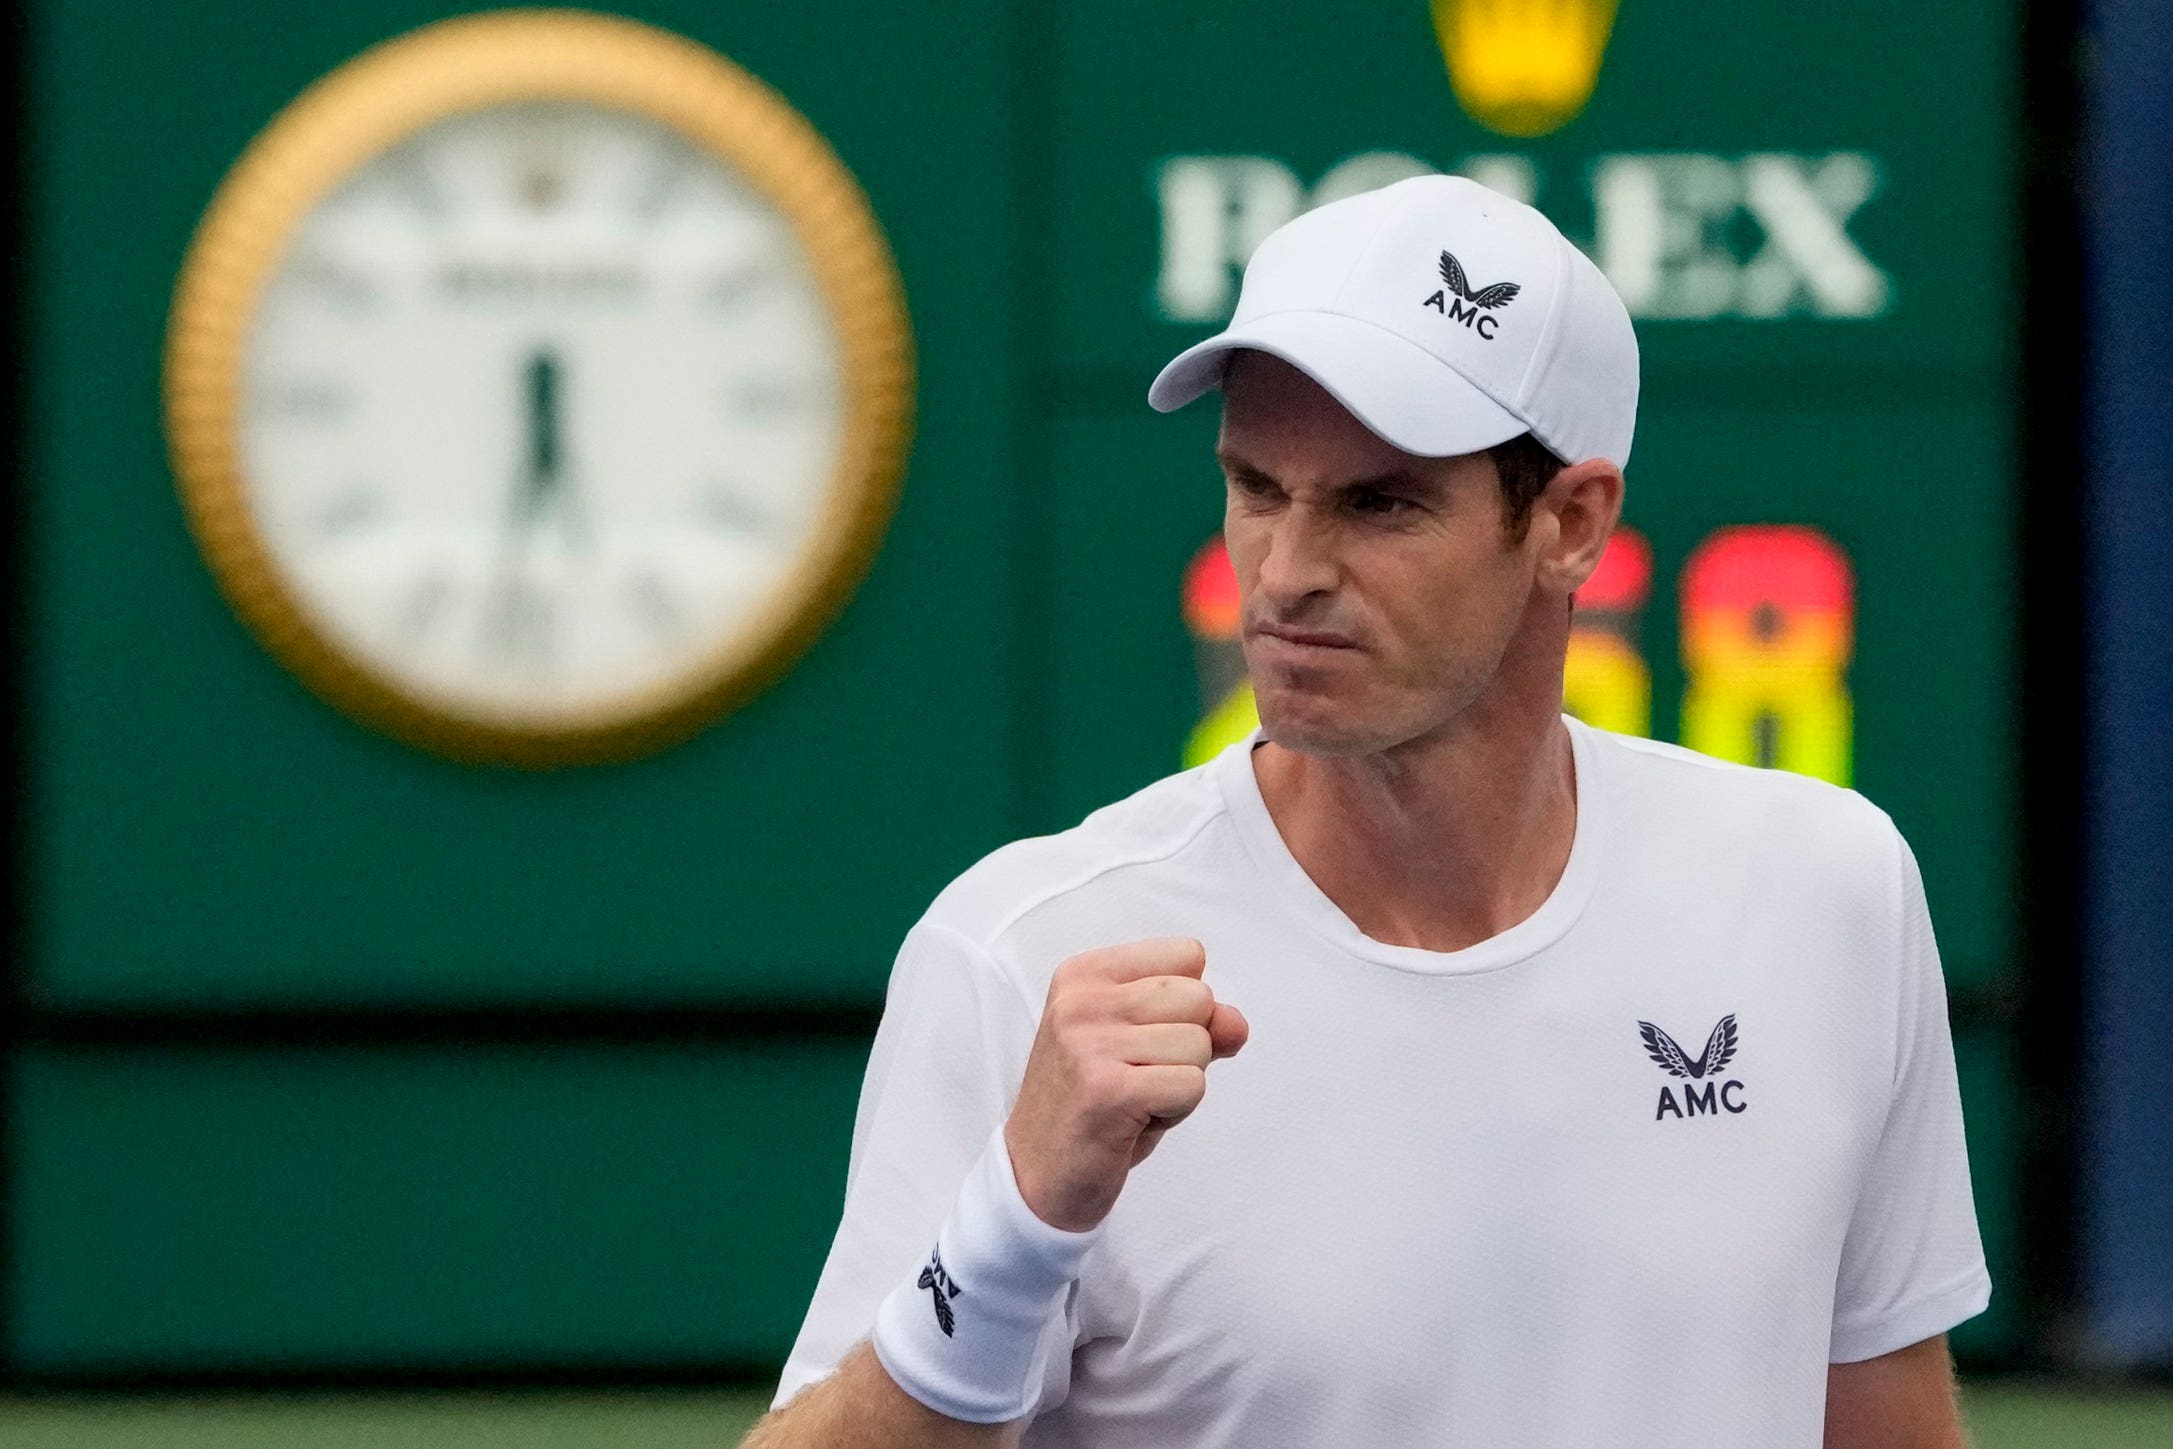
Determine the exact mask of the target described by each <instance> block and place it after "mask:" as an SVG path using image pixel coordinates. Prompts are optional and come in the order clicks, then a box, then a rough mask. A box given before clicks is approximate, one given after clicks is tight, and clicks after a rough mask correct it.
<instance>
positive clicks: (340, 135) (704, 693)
mask: <svg viewBox="0 0 2173 1449" xmlns="http://www.w3.org/2000/svg"><path fill="white" fill-rule="evenodd" d="M528 101H571V102H577V103H586V104H590V105H593V106H596V107H598V108H601V109H608V110H617V111H622V112H627V113H631V114H634V115H638V116H642V117H645V118H647V119H649V120H652V121H655V122H658V123H660V124H662V125H664V126H666V127H668V128H670V129H671V130H673V131H675V132H677V133H678V134H680V135H681V136H683V137H685V138H686V139H687V140H688V141H690V142H691V143H693V144H694V145H695V146H697V147H698V148H700V149H701V150H703V151H705V152H707V153H709V154H710V155H713V156H715V157H717V158H718V159H720V160H722V161H723V162H725V163H726V164H727V165H728V166H730V167H731V168H732V169H733V170H735V171H736V172H737V173H738V175H739V176H740V177H741V178H742V179H743V180H745V181H746V182H747V184H748V185H749V186H750V187H752V188H753V189H754V190H755V191H756V192H758V193H759V194H761V195H762V196H763V197H764V198H765V199H766V200H767V201H768V202H769V203H770V204H771V205H772V206H774V207H775V208H776V210H777V212H778V213H779V214H780V215H781V216H783V217H784V218H785V220H786V221H787V222H788V223H789V224H790V225H791V227H792V229H793V231H794V233H795V234H796V235H797V237H798V238H799V240H800V243H801V245H802V246H803V248H804V249H805V250H806V253H807V255H808V257H809V259H810V262H811V264H812V267H813V270H814V274H815V280H816V284H817V287H818V289H819V292H820V295H821V297H822V299H823V302H824V304H825V306H826V308H827V310H828V312H829V316H830V322H831V326H832V327H833V328H834V329H835V332H836V335H837V338H838V343H839V356H840V363H841V370H842V374H843V384H844V387H843V394H844V407H845V422H844V428H843V435H842V439H841V444H840V447H839V452H838V461H837V466H836V468H835V470H834V472H833V474H832V476H831V478H830V481H829V484H828V487H827V491H826V494H825V499H824V504H823V508H822V511H821V513H820V515H819V516H818V518H817V521H816V523H815V525H814V527H813V529H812V530H811V532H810V534H809V536H808V539H807V541H806V543H804V544H803V545H802V547H801V550H800V553H799V555H798V557H797V558H795V559H794V561H793V563H792V565H791V566H790V568H789V569H788V571H787V575H786V577H785V578H784V580H783V581H782V582H780V583H779V584H778V585H777V586H776V587H775V588H774V589H773V590H772V591H771V592H770V594H769V596H768V598H767V599H766V601H765V602H764V603H763V605H762V606H761V607H760V608H759V609H758V610H757V611H756V612H755V614H754V615H753V616H752V617H751V618H750V619H749V621H748V622H747V623H746V625H745V626H744V627H742V628H741V629H740V630H738V631H737V632H736V633H735V634H734V635H733V636H732V637H731V638H730V639H728V640H727V641H725V642H724V644H723V645H722V646H721V647H719V648H718V649H716V650H715V651H714V652H713V653H711V654H710V655H709V656H708V657H706V658H705V659H704V660H703V661H702V662H701V663H700V664H698V665H695V666H692V667H690V668H689V669H688V670H687V671H686V672H685V673H684V674H683V675H682V676H681V677H680V678H679V679H678V680H676V681H674V682H672V683H670V684H667V685H664V686H660V687H658V688H655V689H653V690H650V691H648V692H645V693H643V694H641V695H638V696H633V697H630V698H629V699H627V700H624V701H620V702H615V703H613V704H612V705H611V706H610V707H608V708H597V709H595V710H593V711H589V712H585V713H581V714H574V715H567V714H561V713H554V714H553V715H552V716H551V718H550V719H549V720H548V721H545V720H541V719H538V718H536V717H534V716H532V715H524V714H523V713H522V712H518V711H508V712H503V713H485V712H482V711H479V710H477V709H476V708H474V707H473V706H472V705H469V704H466V703H464V702H459V701H454V700H448V699H443V698H435V697H432V696H430V695H427V694H425V693H423V692H421V691H418V690H416V689H414V688H412V687H410V686H408V685H405V684H402V683H399V682H397V681H395V680H394V679H392V678H390V677H388V676H387V675H385V674H383V673H380V672H379V671H377V670H376V669H374V668H372V667H371V666H370V665H369V664H367V663H365V662H363V661H362V660H360V659H358V658H356V657H355V656H354V655H353V654H352V653H350V652H349V651H348V650H346V649H345V648H343V647H342V646H341V645H340V644H339V643H337V642H336V640H335V638H334V636H333V634H332V633H331V632H330V631H329V630H328V629H326V628H324V627H322V626H321V625H320V624H319V623H318V622H317V621H316V619H315V618H314V617H313V616H312V612H311V609H310V607H309V605H308V604H307V603H306V602H305V601H304V599H303V598H302V597H301V595H300V593H299V591H298V590H297V589H296V588H295V587H294V586H293V585H291V584H290V582H289V581H288V579H287V578H286V576H285V574H284V571H283V570H282V568H281V566H280V564H279V562H278V560H277V559H276V558H275V557H274V556H273V555H272V553H271V551H270V548H269V547H268V546H267V544H266V543H265V541H264V538H263V535H262V533H261V532H260V530H259V528H258V526H257V522H256V519H255V516H254V513H253V511H252V509H251V507H250V503H249V497H248V488H247V484H246V481H245V478H244V474H243V469H242V466H241V457H242V453H241V432H240V427H241V413H240V409H241V400H242V368H243V365H244V361H245V357H246V353H247V344H248V337H249V331H250V327H251V326H252V324H253V322H254V320H255V317H256V314H257V309H258V306H259V303H260V301H261V299H262V296H263V292H264V289H265V287H266V285H267V284H268V283H269V282H270V281H271V279H272V277H273V275H274V274H275V273H276V271H277V269H278V267H279V265H280V263H281V262H282V260H283V259H284V257H285V255H286V252H287V248H288V246H289V244H290V243H291V241H292V239H293V237H294V234H295V232H296V231H297V229H298V228H299V227H300V225H301V223H302V222H303V220H304V219H305V218H306V217H307V216H308V214H309V213H310V211H311V210H312V209H313V208H314V207H315V206H316V205H317V204H318V203H319V202H320V201H322V200H323V199H324V198H325V197H326V196H328V195H330V194H331V192H332V191H333V190H334V189H336V188H337V187H338V186H339V185H340V184H341V183H342V182H344V181H345V180H346V179H347V178H348V177H349V176H351V175H352V174H353V173H354V172H355V171H356V170H357V169H358V168H359V167H361V166H362V165H364V164H365V163H367V162H368V161H370V160H371V159H372V158H374V157H376V156H378V155H380V154H382V153H383V152H384V151H386V150H388V149H390V148H392V147H394V146H396V145H398V144H400V143H401V142H402V141H404V140H406V139H408V138H409V137H411V136H413V135H415V134H416V133H418V132H420V131H421V130H423V129H424V128H426V127H428V126H430V125H433V124H435V123H437V122H439V121H443V120H446V119H449V118H452V117H455V116H458V115H462V114H466V113H470V112H474V111H479V110H484V109H488V108H492V107H496V106H502V105H510V104H519V103H522V102H528ZM912 393H913V344H912V331H911V325H910V322H909V320H908V318H907V315H906V310H905V298H904V288H903V286H902V284H901V282H900V280H899V276H898V269H897V265H896V262H895V261H894V260H893V259H892V256H891V252H890V248H889V245H888V244H887V242H886V241H885V240H884V238H883V234H882V231H881V229H880V227H879V226H878V224H877V222H876V219H875V215H874V212H873V210H872V209H871V208H870V206H869V204H868V201H867V198H866V196H865V194H864V193H863V192H862V191H861V189H860V186H859V184H858V183H857V182H856V181H855V180H854V179H853V176H852V174H851V173H850V172H849V171H847V170H846V168H845V165H844V163H843V162H842V161H840V160H839V159H838V157H837V155H836V153H835V152H833V151H832V150H831V149H830V147H829V145H828V143H826V142H825V141H824V140H823V138H822V137H821V135H820V134H818V133H817V132H816V130H815V129H814V127H813V126H812V125H810V124H809V123H808V121H807V120H806V119H805V118H804V117H802V116H801V115H800V113H799V112H798V111H796V110H795V109H793V107H792V106H791V104H790V103H789V102H787V101H786V100H785V99H784V98H783V97H782V96H780V95H778V94H777V92H775V91H774V90H772V89H771V88H770V87H769V86H767V85H765V84H764V83H763V82H761V81H760V80H757V79H756V78H755V77H754V76H752V75H750V74H748V73H747V72H746V71H744V70H742V69H741V68H740V67H739V66H737V65H734V64H733V63H732V62H731V61H729V60H726V59H725V58H724V57H723V56H721V55H718V54H717V53H715V52H714V51H711V50H709V49H707V48H705V47H703V46H701V45H699V44H697V43H696V42H694V41H691V40H687V39H685V38H683V37H681V36H678V35H674V34H672V33H670V32H668V31H663V30H658V29H655V28H653V27H650V26H647V25H643V24H640V23H638V22H636V21H632V20H626V19H622V18H619V17H615V16H605V15H598V14H593V13H590V12H586V11H577V10H507V11H496V12H490V13H486V14H481V15H471V16H464V17H459V18H456V19H451V20H445V21H440V22H437V23H435V24H432V25H428V26H425V27H423V28H422V29H420V30H415V31H412V32H409V33H408V34H406V35H402V36H399V37H396V38H394V39H392V40H389V41H386V42H384V43H383V44H381V45H378V46H376V47H374V48H372V49H370V50H368V51H365V52H363V53H362V54H361V55H359V56H357V57H355V58H354V59H353V60H350V61H348V62H347V63H346V64H344V65H342V66H341V67H339V68H338V69H337V70H334V71H333V72H331V73H330V74H329V75H326V76H325V77H323V78H322V79H320V80H318V81H317V82H316V83H315V84H313V85H311V86H310V87H309V88H308V89H307V90H305V91H304V92H302V94H301V95H299V96H298V97H296V98H295V99H294V101H292V102H291V103H290V104H289V105H288V106H287V107H286V108H285V109H284V110H283V111H281V112H280V113H279V114H278V115H277V116H276V117H274V118H273V120H272V122H271V124H270V125H268V126H267V127H266V128H265V129H264V130H263V131H262V132H261V133H260V134H259V135H258V136H257V137H256V139H255V140H254V141H253V142H251V144H250V145H249V147H248V148H247V149H246V150H245V151H244V152H243V153H242V155H241V157H240V159H239V160H237V161H236V162H235V164H234V167H233V169H232V170H231V171H229V172H228V173H227V175H226V178H225V179H224V180H223V181H222V182H221V183H220V186H219V189H218V191H217V193H216V194H215V195H214V197H213V198H212V202H211V205H210V207H209V208H208V209H207V210H206V212H205V214H204V218H203V220H202V222H201V223H200V224H199V225H198V227H197V230H196V235H195V237H194V238H193V239H192V241H191V242H190V245H189V249H188V253H187V256H186V258H185V259H184V261H183V263H182V267H181V273H180V278H179V280H178V282H177V283H176V286H175V291H174V302H173V311H172V314H171V317H170V319H169V324H168V330H167V344H166V365H165V406H166V426H167V436H168V446H169V449H170V453H171V458H172V464H173V471H174V475H175V478H176V480H177V482H178V485H179V490H180V495H181V501H182V505H183V508H184V511H185V512H186V514H187V517H188V522H189V526H190V529H191V531H192V532H193V533H194V534H195V536H196V540H197V544H198V546H199V548H200V549H201V550H202V552H203V555H204V558H205V561H206V562H207V563H208V564H209V565H210V567H211V571H212V574H213V576H214V577H215V578H216V579H217V581H218V584H219V587H220V590H221V591H222V592H223V593H224V594H225V596H226V598H227V601H228V602H229V603H230V604H231V605H232V607H233V609H234V611H235V613H237V614H238V615H239V616H240V617H241V619H242V621H243V622H244V623H245V624H246V625H247V626H248V627H249V628H250V630H251V631H252V632H253V633H254V634H255V635H256V636H257V638H258V639H259V641H260V642H261V643H262V644H263V645H264V647H265V648H266V649H267V650H268V651H269V652H270V653H271V654H272V656H273V657H274V658H276V659H278V660H279V661H280V662H281V663H282V664H284V665H285V666H286V667H287V668H288V669H289V670H290V671H292V672H293V673H294V674H295V675H296V676H297V677H298V678H300V679H301V680H302V682H303V683H304V684H306V685H307V686H308V687H309V688H310V689H312V690H313V691H315V692H316V693H317V694H318V695H319V696H320V697H322V698H323V699H325V700H326V701H327V702H329V703H331V704H332V705H334V706H336V707H337V708H339V709H341V710H342V711H344V712H345V713H347V714H348V715H350V716H352V717H354V718H356V719H358V720H360V721H362V722H363V723H365V724H367V725H370V726H372V727H374V728H376V729H378V730H380V731H382V732H384V733H386V734H390V735H392V736H394V737H395V738H398V739H401V740H404V741H406V742H408V743H410V744H413V745H416V746H419V747H421V748H423V749H425V750H429V751H431V752H433V753H435V754H439V755H443V756H446V757H449V758H452V759H455V760H460V761H463V762H468V763H494V764H508V765H518V766H526V767H532V768H547V767H552V766H560V765H572V764H588V763H600V762H604V761H609V760H624V759H630V758H634V757H637V756H640V755H645V754H649V753H652V752H653V751H656V750H658V749H661V748H663V747H665V746H667V745H670V744H673V743H676V742H678V741H680V740H682V739H685V738H686V737H688V736H689V735H692V734H693V733H695V732H696V731H697V730H699V729H701V728H703V727H704V726H706V725H707V724H709V723H711V722H713V721H714V720H716V719H718V718H719V717H721V716H723V715H724V714H726V713H729V712H730V711H731V710H733V709H735V708H737V707H739V706H740V705H742V704H744V703H746V702H747V701H748V700H749V699H751V698H753V697H754V696H755V695H756V694H758V693H760V692H761V691H762V690H763V689H765V688H767V687H768V686H769V685H770V684H772V683H774V682H775V681H776V680H777V679H778V678H779V677H780V676H782V675H783V674H784V673H785V672H786V670H788V669H789V668H790V667H791V666H792V665H793V664H794V663H795V662H796V661H797V660H798V659H799V658H800V656H801V655H802V654H804V653H805V652H806V651H807V649H808V648H809V647H810V646H811V645H812V644H813V643H814V641H815V639H816V638H817V637H818V636H820V635H821V634H822V632H823V631H824V630H825V629H826V628H827V627H828V626H829V625H830V623H831V621H832V620H833V619H834V618H835V617H836V616H837V614H838V613H839V612H840V610H842V608H843V607H844V604H845V602H846V600H847V599H848V598H850V597H851V595H852V593H853V591H854V590H855V589H856V588H857V587H858V585H859V583H860V581H861V579H862V578H863V577H864V576H865V574H866V572H867V569H868V567H869V565H870V564H871V563H872V562H873V560H874V556H875V553H876V551H877V549H878V548H879V546H880V545H881V542H882V538H883V535H884V533H885V532H886V530H887V529H888V527H889V523H890V519H891V517H892V515H893V513H894V512H895V510H896V506H897V496H898V483H899V477H900V474H901V473H902V471H903V467H904V461H905V452H906V448H907V445H908V443H909V441H910V436H911V430H912Z"/></svg>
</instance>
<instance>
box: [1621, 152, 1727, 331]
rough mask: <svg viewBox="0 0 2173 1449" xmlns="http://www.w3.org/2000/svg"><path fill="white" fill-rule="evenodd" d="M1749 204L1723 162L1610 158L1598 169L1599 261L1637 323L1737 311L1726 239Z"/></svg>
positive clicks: (1697, 158)
mask: <svg viewBox="0 0 2173 1449" xmlns="http://www.w3.org/2000/svg"><path fill="white" fill-rule="evenodd" d="M1742 197H1743V192H1742V186H1741V184H1740V183H1739V182H1738V181H1737V179H1736V171H1735V167H1733V166H1731V165H1729V164H1728V162H1726V161H1725V160H1723V159H1721V158H1720V157H1718V156H1705V155H1700V154H1697V153H1695V152H1692V153H1688V154H1685V155H1673V156H1671V155H1655V156H1609V157H1606V158H1605V159H1603V160H1602V161H1601V162H1600V163H1599V165H1598V166H1597V167H1595V168H1594V169H1593V173H1592V209H1593V218H1594V236H1593V260H1594V261H1596V262H1598V263H1599V268H1600V270H1601V271H1603V272H1605V273H1606V274H1607V280H1609V281H1610V282H1613V283H1614V284H1615V290H1616V291H1617V292H1620V293H1621V294H1622V304H1623V305H1624V306H1625V307H1627V308H1629V310H1630V315H1631V316H1632V317H1670V318H1696V317H1717V316H1719V315H1720V314H1721V313H1723V312H1725V311H1727V310H1728V309H1729V305H1730V303H1732V302H1733V301H1734V300H1735V274H1736V261H1735V258H1734V257H1733V256H1732V255H1731V254H1730V253H1729V251H1728V249H1727V246H1726V243H1725V240H1724V238H1723V237H1722V236H1721V234H1720V233H1721V228H1722V226H1723V225H1724V224H1725V223H1726V222H1727V220H1728V219H1729V218H1730V217H1732V216H1733V215H1735V213H1736V211H1737V210H1738V209H1739V208H1740V207H1741V205H1742Z"/></svg>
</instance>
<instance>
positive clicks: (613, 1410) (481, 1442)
mask: <svg viewBox="0 0 2173 1449" xmlns="http://www.w3.org/2000/svg"><path fill="white" fill-rule="evenodd" d="M766 1398H767V1396H766V1395H764V1394H760V1393H738V1394H730V1393H678V1392H673V1393H665V1392H654V1393H641V1394H634V1393H620V1394H595V1393H584V1394H552V1393H516V1394H373V1395H340V1396H330V1395H310V1396H295V1397H277V1396H267V1395H257V1396H250V1397H219V1398H178V1397H162V1398H142V1399H129V1398H96V1399H60V1398H13V1399H9V1398H0V1445H5V1446H6V1449H729V1446H732V1445H735V1444H737V1443H738V1442H739V1436H740V1435H741V1434H742V1433H744V1432H745V1431H746V1428H747V1426H748V1425H749V1424H751V1423H753V1422H754V1420H755V1418H756V1416H758V1415H759V1414H760V1413H761V1411H762V1406H763V1404H764V1402H765V1401H766ZM1967 1402H1968V1409H1969V1420H1970V1427H1971V1429H1972V1432H1973V1435H1974V1439H1975V1444H1976V1449H2166V1446H2168V1445H2173V1392H2163V1391H2158V1392H2151V1391H2140V1390H2139V1391H2133V1392H2119V1391H2088V1392H2085V1391H2077V1390H2062V1389H2057V1388H2047V1387H2042V1386H2035V1385H2014V1384H1998V1385H1989V1386H1982V1387H1978V1388H1974V1389H1972V1390H1970V1392H1969V1393H1968V1395H1967Z"/></svg>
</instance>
